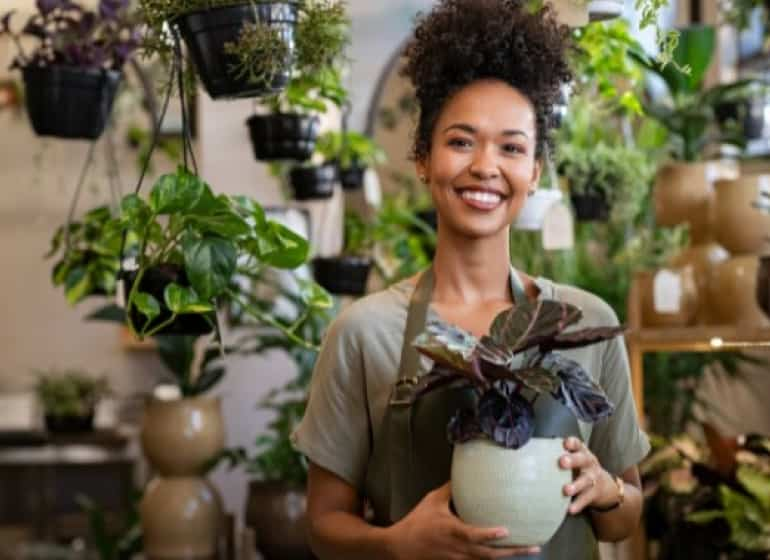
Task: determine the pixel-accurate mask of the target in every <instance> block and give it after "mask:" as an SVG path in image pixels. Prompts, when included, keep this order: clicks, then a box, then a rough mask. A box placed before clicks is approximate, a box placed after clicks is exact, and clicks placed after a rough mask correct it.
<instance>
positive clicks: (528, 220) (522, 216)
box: [514, 189, 564, 231]
mask: <svg viewBox="0 0 770 560" xmlns="http://www.w3.org/2000/svg"><path fill="white" fill-rule="evenodd" d="M563 198H564V197H563V195H562V193H561V191H560V190H559V189H537V190H536V191H535V192H534V194H533V195H532V196H530V197H527V200H526V201H525V202H524V206H522V208H521V210H520V211H519V215H518V216H517V217H516V222H514V227H515V228H516V229H521V230H528V231H537V230H539V229H541V228H542V227H543V220H544V219H545V216H546V214H547V213H548V210H550V208H551V206H553V205H554V204H557V203H559V202H561V200H562V199H563Z"/></svg>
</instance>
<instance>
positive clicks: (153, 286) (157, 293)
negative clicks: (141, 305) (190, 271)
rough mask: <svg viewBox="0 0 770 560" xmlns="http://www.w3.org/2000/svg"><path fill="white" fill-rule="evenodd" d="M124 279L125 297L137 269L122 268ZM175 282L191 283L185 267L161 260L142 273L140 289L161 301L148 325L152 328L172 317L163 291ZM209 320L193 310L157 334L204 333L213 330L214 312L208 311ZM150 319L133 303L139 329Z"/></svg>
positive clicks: (186, 284) (135, 324) (134, 322)
mask: <svg viewBox="0 0 770 560" xmlns="http://www.w3.org/2000/svg"><path fill="white" fill-rule="evenodd" d="M123 277H124V279H125V293H126V299H128V294H129V293H130V292H131V287H132V286H133V284H134V280H135V279H136V272H135V271H128V272H123ZM172 282H174V283H176V284H179V285H180V286H185V287H188V286H189V285H190V282H189V280H187V274H185V271H184V267H182V266H180V265H177V264H160V265H158V266H156V267H152V268H148V269H147V271H146V272H145V273H144V275H143V276H142V281H141V284H140V285H139V291H142V292H146V293H148V294H150V295H151V296H152V297H154V298H155V299H156V300H157V301H158V303H159V304H160V315H158V316H157V317H156V318H155V319H153V320H152V323H150V325H149V327H148V329H146V330H150V329H153V328H154V327H155V326H157V325H159V324H161V323H163V322H164V321H167V320H168V319H169V318H170V317H171V310H170V309H169V308H168V307H166V304H165V303H164V301H165V300H164V298H163V292H164V291H165V289H166V286H168V285H169V284H171V283H172ZM207 317H208V319H209V320H208V321H207V320H206V319H205V317H204V315H200V314H195V313H190V314H184V315H179V316H177V318H176V319H175V320H174V322H173V323H171V324H170V325H168V326H166V327H164V328H162V329H161V330H160V331H158V332H157V333H155V334H186V335H203V334H208V333H210V332H211V331H212V330H214V329H213V327H212V325H213V324H214V323H215V321H216V317H215V315H214V313H213V312H212V313H209V314H208V315H207ZM146 321H147V317H145V316H144V314H142V313H141V312H140V311H139V310H138V309H137V308H136V306H135V305H134V306H132V307H131V322H132V323H133V325H134V326H135V327H136V328H137V329H141V328H143V327H144V323H145V322H146Z"/></svg>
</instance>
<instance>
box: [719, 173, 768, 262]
mask: <svg viewBox="0 0 770 560" xmlns="http://www.w3.org/2000/svg"><path fill="white" fill-rule="evenodd" d="M714 187H715V190H716V201H715V204H714V234H715V236H716V239H717V241H719V243H720V244H721V245H722V246H723V247H724V248H725V249H727V250H728V251H730V253H732V254H734V255H744V254H752V255H756V254H759V253H761V252H763V251H764V250H766V249H767V246H768V243H767V237H768V236H770V214H767V213H765V212H760V211H758V210H757V209H756V208H754V207H753V206H752V203H754V202H755V201H757V200H758V199H759V193H760V191H765V192H768V191H770V175H744V176H743V177H740V178H738V179H733V180H721V181H717V182H716V183H714Z"/></svg>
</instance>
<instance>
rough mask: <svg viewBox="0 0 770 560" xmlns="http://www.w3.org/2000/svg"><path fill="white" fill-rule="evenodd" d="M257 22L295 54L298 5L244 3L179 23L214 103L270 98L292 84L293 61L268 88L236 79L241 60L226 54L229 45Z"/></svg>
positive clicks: (192, 15)
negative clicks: (264, 96)
mask: <svg viewBox="0 0 770 560" xmlns="http://www.w3.org/2000/svg"><path fill="white" fill-rule="evenodd" d="M257 21H259V22H260V23H263V24H265V25H269V26H270V27H272V28H273V29H275V30H277V31H278V33H279V35H280V36H281V38H282V39H283V40H284V41H286V44H287V45H289V48H290V50H291V52H293V50H294V28H295V26H296V23H297V4H296V2H293V1H291V2H265V1H263V0H258V1H257V2H255V3H254V4H253V5H252V4H250V3H249V2H244V3H243V4H239V5H237V6H226V7H223V8H211V9H208V10H201V11H198V12H193V13H190V14H186V15H184V16H181V17H180V18H178V19H177V20H176V22H175V23H176V25H177V26H178V27H179V31H180V33H181V34H182V38H183V39H184V42H185V43H186V44H187V48H188V50H189V51H190V56H191V57H192V59H193V61H194V62H195V67H196V69H197V70H198V75H199V76H200V78H201V81H202V82H203V85H204V87H205V88H206V91H207V92H208V93H209V95H210V96H211V98H212V99H218V98H222V97H256V96H260V95H268V94H270V93H275V92H278V91H281V90H282V89H283V88H284V87H286V84H287V83H288V82H289V76H290V73H291V63H290V61H287V64H286V67H285V68H283V70H282V71H280V72H279V73H278V74H277V75H276V76H275V79H274V80H273V83H272V84H269V85H267V86H265V85H264V84H259V85H255V84H252V83H249V81H248V78H246V77H241V78H238V77H236V75H235V73H234V71H233V66H234V65H235V64H236V63H237V59H236V57H234V56H232V55H228V54H226V53H225V50H224V47H225V44H226V43H231V42H235V41H237V40H238V36H239V34H240V32H241V29H242V27H243V24H244V23H249V22H250V23H256V22H257Z"/></svg>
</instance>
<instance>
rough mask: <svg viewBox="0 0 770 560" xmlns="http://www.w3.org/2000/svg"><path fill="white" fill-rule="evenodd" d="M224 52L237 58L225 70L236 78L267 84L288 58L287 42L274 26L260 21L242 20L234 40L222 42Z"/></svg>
mask: <svg viewBox="0 0 770 560" xmlns="http://www.w3.org/2000/svg"><path fill="white" fill-rule="evenodd" d="M224 48H225V53H226V54H229V55H231V56H233V57H234V58H236V59H237V60H238V62H237V63H236V64H234V65H233V66H232V67H231V68H230V69H229V70H230V72H231V73H232V75H233V76H234V77H236V78H237V79H239V80H242V79H244V78H245V79H246V81H247V82H248V83H250V84H255V85H263V86H265V87H269V86H270V85H271V84H272V83H273V81H274V80H275V78H276V76H278V74H279V73H280V72H281V70H283V68H285V67H286V65H287V64H289V63H290V62H291V51H290V49H289V45H288V44H287V43H286V41H284V40H283V38H282V37H281V34H280V32H279V31H278V29H276V28H274V27H271V26H269V25H265V24H262V23H245V24H244V25H243V27H242V28H241V31H240V34H239V35H238V39H237V40H236V41H232V42H228V43H225V45H224Z"/></svg>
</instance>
